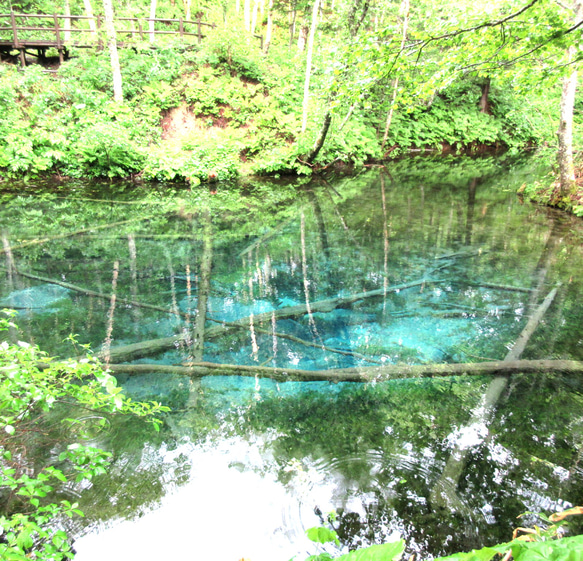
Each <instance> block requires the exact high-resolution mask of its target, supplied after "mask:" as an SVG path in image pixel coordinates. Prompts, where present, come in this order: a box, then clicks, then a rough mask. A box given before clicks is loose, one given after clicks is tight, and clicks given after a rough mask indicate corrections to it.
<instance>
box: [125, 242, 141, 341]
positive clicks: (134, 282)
mask: <svg viewBox="0 0 583 561" xmlns="http://www.w3.org/2000/svg"><path fill="white" fill-rule="evenodd" d="M128 250H129V254H130V279H131V280H130V293H131V295H132V300H133V301H136V300H137V298H138V269H137V265H136V262H137V252H136V240H135V239H134V236H133V234H128ZM141 316H142V314H141V313H140V307H139V306H132V319H133V320H134V330H135V332H136V333H137V332H138V327H139V323H140V319H141Z"/></svg>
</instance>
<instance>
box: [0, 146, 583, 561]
mask: <svg viewBox="0 0 583 561" xmlns="http://www.w3.org/2000/svg"><path fill="white" fill-rule="evenodd" d="M537 173H540V172H539V171H538V170H537V169H536V166H535V165H534V164H533V162H532V160H528V159H523V160H511V159H509V158H506V159H501V158H491V157H487V158H479V159H470V158H453V157H452V158H440V159H437V160H433V159H427V158H419V159H411V160H403V161H400V162H395V163H393V164H391V165H390V166H388V167H387V168H384V169H371V170H368V171H366V172H363V173H361V174H359V175H357V176H355V177H348V178H346V177H345V178H335V179H329V180H315V181H312V182H309V181H308V180H301V181H295V182H286V181H277V182H273V183H270V182H268V181H257V182H248V183H246V184H245V185H239V186H235V185H231V186H223V185H220V184H219V185H217V186H216V189H215V188H211V189H208V190H207V189H206V188H205V189H200V190H198V191H193V192H190V191H188V190H183V189H180V188H168V187H160V186H155V187H146V186H135V185H127V186H125V185H123V186H122V185H117V186H110V185H105V186H95V185H93V186H87V185H83V184H64V185H62V186H61V188H60V189H53V190H50V191H47V190H46V189H43V188H42V186H38V187H39V188H38V189H37V188H36V187H35V186H30V185H29V186H28V187H27V188H26V190H24V191H20V192H19V193H15V192H6V193H5V194H4V196H3V198H2V204H1V206H0V221H1V233H2V242H3V246H2V257H3V260H2V261H3V263H2V264H1V266H2V272H3V275H2V278H1V279H0V305H2V306H3V307H12V308H15V309H16V310H17V312H18V315H17V317H16V322H17V323H18V325H19V327H20V329H21V331H22V333H21V334H20V338H21V339H25V340H27V341H30V342H35V343H37V344H38V345H39V346H40V347H41V348H43V349H44V350H46V351H48V352H49V353H51V354H54V355H58V356H76V355H77V354H78V353H79V352H80V351H82V345H88V346H89V347H90V348H91V349H92V350H93V351H94V352H96V353H97V352H100V353H102V355H101V356H103V357H104V360H106V361H108V362H109V363H110V364H112V365H115V364H121V363H123V364H132V365H155V366H151V368H149V369H148V370H149V371H147V372H138V373H135V372H128V371H124V372H120V373H118V374H116V377H117V378H118V382H119V384H120V385H121V386H123V388H124V390H125V392H126V393H127V394H128V395H130V396H131V397H132V398H134V399H143V400H151V399H154V400H158V401H161V402H163V403H164V404H166V405H168V406H169V407H171V413H170V414H168V416H167V417H166V419H165V424H164V427H163V428H162V430H161V432H160V433H154V432H153V431H152V429H151V427H150V426H146V425H144V424H143V423H140V422H138V421H135V420H131V419H123V420H115V419H114V420H112V422H111V423H110V424H108V425H106V428H105V429H103V430H102V429H101V428H99V429H96V430H94V431H92V430H89V429H91V426H92V423H93V424H95V426H98V423H94V419H93V418H92V417H91V415H88V414H87V413H80V414H79V417H80V419H81V421H82V422H84V424H85V426H86V427H87V428H88V430H85V431H80V433H79V434H78V435H76V436H77V437H78V438H79V439H80V440H83V442H84V443H93V444H96V445H98V446H101V447H104V448H106V449H108V450H110V451H112V452H113V454H114V461H113V464H112V469H111V470H110V473H109V474H108V475H104V476H102V477H100V478H97V479H95V480H94V481H93V482H91V483H90V484H84V485H70V486H68V487H67V488H66V489H63V491H62V492H63V495H64V496H65V497H66V498H69V499H71V498H73V499H75V500H77V501H78V502H79V503H80V505H81V508H82V510H84V511H85V513H86V518H85V519H83V520H80V521H76V522H75V523H74V524H73V525H72V526H71V527H70V530H71V531H72V532H73V533H74V534H75V535H76V536H77V541H76V543H75V547H76V549H77V551H78V555H77V559H78V560H80V561H92V560H94V559H95V560H97V559H104V558H106V559H109V560H110V561H117V560H120V561H121V560H127V559H141V560H149V559H152V560H154V559H160V558H168V559H187V558H192V559H202V558H211V559H213V560H217V561H220V560H223V559H224V560H225V561H227V560H235V561H236V560H237V559H241V558H248V559H251V560H253V561H263V560H265V561H267V560H269V561H276V560H280V561H286V560H288V559H290V558H291V557H292V556H294V555H295V556H296V557H295V559H296V560H303V559H305V558H306V557H307V556H308V555H309V554H313V553H315V552H316V551H317V547H316V546H315V545H314V544H312V543H311V542H309V541H308V540H307V538H306V537H305V533H304V532H305V530H306V529H307V528H310V527H312V526H316V525H320V524H324V523H326V521H327V518H328V516H329V513H331V512H335V521H334V522H333V523H332V524H333V526H334V527H335V529H336V530H337V532H338V534H339V536H340V538H341V542H342V545H341V547H340V548H336V549H334V548H333V549H330V550H329V551H330V552H332V553H339V552H340V551H347V550H348V549H349V548H353V547H356V546H360V545H369V544H372V543H383V542H386V541H391V540H394V539H399V538H402V539H405V540H406V542H407V550H408V551H409V552H410V553H417V554H418V559H429V558H432V557H436V556H438V555H445V554H449V553H453V552H455V551H461V550H464V551H465V550H469V549H472V548H476V547H481V546H484V545H488V544H493V543H495V542H503V541H508V540H509V539H511V536H512V530H513V529H514V528H515V527H517V526H519V525H520V526H524V525H527V524H528V523H529V521H530V522H532V521H535V520H536V519H535V518H534V517H533V515H529V516H530V518H529V516H527V517H526V518H521V519H520V520H517V516H519V515H521V514H523V513H525V512H531V513H538V512H546V513H549V512H554V511H556V510H562V509H564V508H567V507H570V506H573V505H578V504H582V503H583V468H582V465H583V463H582V460H583V456H582V455H583V392H582V389H583V383H582V381H581V379H580V376H576V375H570V374H559V373H550V372H543V373H538V374H517V375H513V376H511V377H509V378H508V379H506V378H505V379H504V380H505V381H504V382H503V383H502V386H501V388H500V392H499V395H497V397H496V399H495V400H494V402H493V403H492V404H491V414H490V415H488V414H486V413H487V411H486V410H487V405H486V402H487V399H489V398H487V397H486V396H487V395H491V393H492V380H493V377H491V376H448V377H439V378H438V377H432V378H405V379H387V377H386V376H383V375H382V367H383V366H386V365H399V364H400V365H419V364H426V365H431V364H454V363H476V362H484V361H503V360H504V359H505V357H507V356H508V353H509V351H510V350H511V349H512V348H513V346H514V344H515V342H516V340H517V339H518V338H519V335H520V334H521V332H522V331H523V329H524V328H525V327H526V326H527V324H528V322H529V318H531V317H532V316H533V315H534V314H535V312H536V311H537V309H538V308H539V307H540V305H541V302H543V300H544V299H545V297H547V295H548V294H549V293H551V291H552V290H553V289H555V288H556V293H555V295H554V298H553V300H552V303H551V305H550V307H549V308H548V310H547V311H546V312H545V313H544V315H543V316H542V318H541V319H540V321H539V322H538V325H537V327H536V330H534V332H533V334H532V335H531V337H530V339H529V341H528V343H527V345H526V348H525V349H524V351H523V352H522V356H521V358H523V359H556V360H557V359H566V360H578V361H582V360H583V325H582V321H581V318H583V294H582V281H583V278H582V270H583V269H582V264H583V244H582V241H583V223H582V222H581V220H579V219H574V218H571V217H567V216H564V215H562V214H560V213H556V212H552V211H549V210H548V209H543V208H539V207H536V206H533V205H530V204H526V203H522V202H521V201H520V200H519V198H518V197H517V196H516V194H515V193H516V190H517V189H518V187H519V186H520V185H521V184H522V183H524V182H525V181H529V180H532V179H534V178H536V177H537ZM71 334H75V339H76V343H72V342H71V340H70V339H71V338H70V337H69V335H71ZM144 342H149V343H147V344H143V345H141V346H140V347H139V351H138V350H137V349H136V347H135V344H137V343H144ZM201 361H206V362H212V363H216V364H222V365H230V366H229V367H228V368H227V367H225V368H223V369H222V370H221V369H218V370H216V371H213V372H216V373H217V375H206V376H203V377H201V378H193V379H190V378H189V377H188V376H185V375H184V374H183V373H181V372H182V371H180V370H179V369H176V370H175V371H174V372H170V371H168V370H167V369H166V370H165V369H164V367H168V366H171V365H175V366H182V367H184V366H188V365H192V364H198V363H200V362H201ZM233 366H247V367H254V368H256V369H259V368H263V369H264V371H263V373H262V375H261V376H254V375H245V376H240V375H237V374H236V372H235V370H234V369H233ZM270 367H271V368H280V369H285V370H286V371H288V372H289V374H290V375H289V376H288V378H289V379H290V381H286V377H285V376H284V377H283V378H282V377H281V376H280V377H279V378H278V379H270V378H268V377H266V373H268V371H267V370H265V369H266V368H270ZM346 368H351V369H353V371H358V372H363V373H369V372H370V373H371V374H370V376H369V381H368V382H367V383H354V382H340V383H334V382H330V381H301V380H298V379H296V378H294V377H293V376H292V375H291V374H293V370H301V371H318V372H322V371H327V373H328V374H329V375H330V376H333V375H334V373H335V372H337V371H338V369H346ZM375 368H376V370H374V369H375ZM156 369H158V370H156ZM126 370H127V369H126ZM247 374H249V373H248V372H247ZM251 374H253V372H251ZM498 379H499V378H498ZM485 412H486V413H485ZM100 426H101V425H99V427H100ZM70 437H71V435H70V434H65V433H64V434H63V438H70Z"/></svg>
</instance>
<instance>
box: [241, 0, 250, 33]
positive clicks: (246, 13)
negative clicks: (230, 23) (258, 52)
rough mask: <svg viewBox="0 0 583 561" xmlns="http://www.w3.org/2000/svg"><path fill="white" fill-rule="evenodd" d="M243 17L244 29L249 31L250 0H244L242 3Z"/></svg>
mask: <svg viewBox="0 0 583 561" xmlns="http://www.w3.org/2000/svg"><path fill="white" fill-rule="evenodd" d="M243 19H244V20H245V21H244V23H245V30H246V31H251V0H245V2H244V4H243Z"/></svg>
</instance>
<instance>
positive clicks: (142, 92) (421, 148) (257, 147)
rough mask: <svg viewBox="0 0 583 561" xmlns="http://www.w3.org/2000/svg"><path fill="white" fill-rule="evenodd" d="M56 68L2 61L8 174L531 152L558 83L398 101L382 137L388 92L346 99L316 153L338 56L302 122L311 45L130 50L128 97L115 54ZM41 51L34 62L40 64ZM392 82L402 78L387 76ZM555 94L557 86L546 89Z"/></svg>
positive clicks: (288, 167)
mask: <svg viewBox="0 0 583 561" xmlns="http://www.w3.org/2000/svg"><path fill="white" fill-rule="evenodd" d="M72 54H73V56H72V58H71V59H70V60H68V61H66V62H65V63H63V64H62V65H61V66H60V67H58V68H56V69H53V70H52V71H47V69H46V68H44V67H42V66H40V65H38V64H30V65H29V66H27V67H26V68H25V69H24V70H22V69H19V68H18V67H17V66H15V65H11V64H7V63H2V64H0V78H1V80H0V107H1V108H2V111H1V112H0V176H1V178H2V179H4V180H6V179H10V178H19V179H25V180H28V179H30V178H34V177H37V176H39V175H53V176H56V177H57V178H62V179H66V178H69V177H70V178H93V177H105V178H110V179H113V178H134V179H136V180H155V181H175V182H189V183H190V184H191V185H192V184H198V183H199V182H201V181H208V180H211V181H212V180H228V179H232V178H234V177H236V176H238V175H254V174H255V175H280V174H300V175H301V174H306V175H309V174H311V173H313V172H314V171H318V170H322V169H327V167H328V166H330V165H331V164H334V165H335V166H343V167H344V169H346V168H348V169H353V168H358V167H360V166H362V165H364V164H370V163H374V162H381V161H382V160H384V159H386V158H395V157H399V156H402V155H404V154H407V153H410V152H416V153H418V152H427V153H434V154H435V153H437V154H439V153H443V152H446V153H462V152H463V153H470V154H479V153H481V152H483V151H485V150H490V151H491V150H500V151H501V150H508V149H510V150H516V151H518V150H523V149H526V148H534V147H537V146H541V145H545V144H546V145H549V144H552V143H554V142H555V140H554V134H555V131H554V123H555V122H556V119H557V114H556V113H557V108H556V107H555V105H556V103H552V102H550V101H549V98H550V97H552V96H553V95H554V93H556V92H543V94H541V95H538V96H537V95H529V96H528V97H525V96H524V95H522V94H520V92H515V91H513V90H512V89H510V88H508V87H506V86H503V85H500V86H497V85H496V83H493V84H492V85H491V87H490V88H489V96H488V103H487V109H486V110H484V108H483V107H482V108H480V106H479V102H480V99H481V98H482V93H483V83H482V82H481V81H480V79H478V78H475V77H471V76H468V77H467V78H464V79H461V80H458V81H456V82H454V83H452V84H451V85H450V86H449V87H448V88H447V89H444V90H442V91H439V92H437V93H435V95H433V96H432V97H431V98H430V99H424V100H421V99H419V100H418V102H417V103H416V104H410V105H409V106H407V107H403V108H401V109H400V110H398V111H395V113H394V116H393V119H392V124H391V127H390V130H389V131H388V136H387V139H386V142H385V144H384V148H383V147H382V145H383V142H382V138H381V137H382V136H383V128H384V119H385V115H386V110H387V103H390V99H389V101H387V99H386V98H387V97H389V98H390V96H388V95H387V91H383V86H379V88H377V89H378V90H379V91H378V95H377V96H376V98H374V97H371V98H370V99H368V100H366V102H364V103H363V104H362V106H361V107H358V108H354V107H353V106H346V107H345V106H343V104H342V103H337V104H335V105H334V111H333V118H332V125H331V129H330V132H329V134H328V136H327V139H326V142H325V144H324V146H323V148H322V149H321V151H320V152H319V154H318V156H317V157H316V158H315V159H314V161H313V162H312V163H309V164H308V163H307V162H306V160H305V156H304V155H305V154H306V153H307V152H309V150H310V148H311V146H312V144H313V143H314V140H315V138H316V136H317V134H318V131H319V129H320V127H321V123H322V120H323V119H324V113H325V107H326V106H327V105H329V100H328V99H326V98H325V95H326V91H327V90H326V84H327V81H328V80H329V75H330V74H333V73H334V60H335V59H334V57H335V53H334V52H333V50H332V49H330V50H326V49H320V50H319V51H318V53H317V54H316V56H315V61H314V67H315V71H314V77H313V84H314V85H313V93H312V96H311V100H310V112H309V115H310V117H309V119H308V125H307V128H306V130H305V132H303V133H302V132H301V118H302V99H301V92H302V82H303V79H304V65H303V62H302V60H303V58H302V57H303V55H302V54H301V53H299V54H294V52H292V51H290V49H289V48H288V46H287V45H283V44H279V45H278V44H274V45H273V46H272V48H271V49H270V51H269V54H264V53H263V52H262V51H261V50H260V49H259V48H257V47H255V46H254V45H252V44H249V42H248V41H247V40H246V39H244V38H242V36H241V35H238V34H237V33H236V32H223V31H221V32H220V33H219V32H217V33H215V34H214V35H209V37H208V38H207V39H206V40H205V41H204V42H203V44H202V46H198V45H191V46H189V47H188V48H185V47H184V45H182V46H178V45H173V44H168V45H166V46H163V47H159V48H157V49H155V50H153V49H150V48H149V46H147V45H144V46H143V48H136V49H120V58H121V69H122V75H123V81H124V100H123V103H121V104H119V103H115V102H114V101H113V99H112V91H111V83H112V78H111V69H110V66H109V64H108V59H107V56H108V55H107V54H106V53H105V52H91V51H81V50H79V51H78V52H75V51H73V53H72ZM31 62H32V61H31ZM384 89H385V90H389V89H390V84H389V83H387V84H385V85H384ZM545 96H546V97H545Z"/></svg>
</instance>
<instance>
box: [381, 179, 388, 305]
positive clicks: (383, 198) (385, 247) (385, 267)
mask: <svg viewBox="0 0 583 561" xmlns="http://www.w3.org/2000/svg"><path fill="white" fill-rule="evenodd" d="M381 201H382V205H383V273H384V278H383V288H384V289H385V291H386V289H387V288H388V286H389V227H388V221H387V200H386V196H385V176H384V174H383V173H382V172H381ZM386 296H387V295H386V293H385V297H384V299H383V312H386V311H387V297H386Z"/></svg>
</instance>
